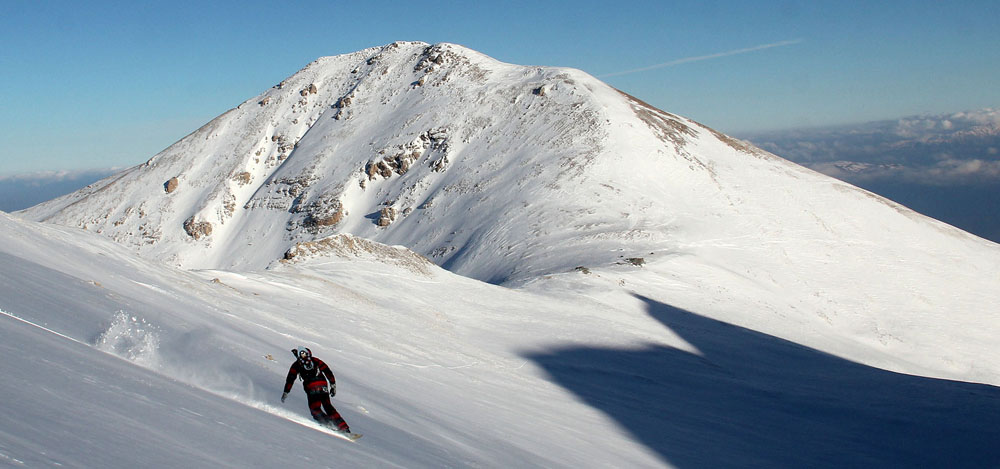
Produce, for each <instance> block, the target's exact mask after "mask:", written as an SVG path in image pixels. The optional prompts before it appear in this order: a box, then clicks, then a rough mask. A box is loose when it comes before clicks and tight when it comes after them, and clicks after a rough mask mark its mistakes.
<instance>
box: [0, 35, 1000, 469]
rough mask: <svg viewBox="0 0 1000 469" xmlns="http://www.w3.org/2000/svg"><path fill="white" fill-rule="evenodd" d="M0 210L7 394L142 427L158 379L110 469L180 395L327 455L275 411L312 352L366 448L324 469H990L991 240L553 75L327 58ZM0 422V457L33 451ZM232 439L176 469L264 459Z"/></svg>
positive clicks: (433, 60)
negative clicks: (123, 400)
mask: <svg viewBox="0 0 1000 469" xmlns="http://www.w3.org/2000/svg"><path fill="white" fill-rule="evenodd" d="M175 178H176V179H175ZM19 215H20V216H22V217H24V218H27V219H32V220H40V221H41V220H44V221H48V222H54V223H58V224H61V225H68V226H69V227H59V226H55V225H49V224H46V225H40V224H37V223H34V222H30V221H27V220H18V219H14V218H11V217H8V216H3V217H0V222H2V223H0V226H2V231H0V236H2V244H0V254H2V255H3V256H5V257H6V259H5V262H4V267H3V269H2V275H3V283H2V288H3V289H4V290H3V292H2V295H0V309H2V310H3V311H4V312H5V313H6V314H4V315H0V321H2V322H0V324H3V327H4V329H3V330H4V334H5V336H6V335H7V334H10V335H11V336H12V337H16V338H17V339H16V341H12V342H11V343H14V344H17V345H18V346H16V347H8V349H7V350H5V357H6V353H8V350H9V353H11V354H13V355H12V357H16V359H11V360H6V359H5V360H4V362H5V363H4V364H3V366H5V367H14V366H15V365H17V366H21V367H23V366H24V365H23V364H25V363H32V356H33V355H32V353H31V351H30V350H29V349H30V343H31V342H32V341H34V340H41V338H42V337H44V340H45V343H46V344H55V343H58V344H60V345H58V346H57V347H56V348H57V349H58V350H59V351H60V352H59V353H61V354H64V356H65V358H66V359H67V360H73V361H76V362H79V363H80V366H79V368H80V369H81V370H84V371H82V372H80V373H77V374H75V375H73V376H74V377H75V378H74V379H75V382H74V383H73V386H82V387H84V388H87V389H90V390H89V391H87V392H88V394H86V396H87V399H86V400H85V401H80V402H81V403H83V402H97V404H94V406H96V410H95V413H92V414H87V415H80V414H75V415H77V416H79V417H81V420H83V421H89V420H93V419H95V418H100V417H94V415H96V414H97V413H99V412H97V411H100V412H104V413H109V414H111V415H114V417H111V418H109V419H108V420H109V422H102V423H100V425H114V424H116V423H122V424H123V425H124V424H125V422H123V421H124V420H125V419H127V418H128V417H127V416H126V415H125V414H129V412H124V411H122V410H118V409H114V408H106V407H107V406H111V405H112V404H113V402H114V400H113V399H109V398H107V397H106V396H100V395H99V394H100V391H99V390H98V388H109V387H113V386H119V388H120V389H122V390H123V391H128V393H131V394H128V395H129V396H131V397H130V398H129V402H128V405H130V406H143V405H145V404H149V403H148V402H146V400H145V399H146V398H143V397H141V396H144V395H146V394H144V392H145V391H144V390H145V389H147V388H143V387H141V385H140V384H139V383H149V382H151V380H156V383H157V384H156V386H154V387H156V388H157V389H170V392H163V393H159V391H157V394H156V395H155V398H150V399H149V400H150V401H152V402H153V403H154V405H155V406H156V410H148V409H149V408H150V407H151V406H150V405H145V407H142V408H144V409H147V411H149V412H151V413H152V415H153V417H154V418H155V419H157V420H158V421H169V422H170V427H171V428H173V429H175V430H176V432H175V433H169V432H168V434H167V437H166V438H148V439H146V438H140V437H135V438H134V439H135V440H136V441H134V442H133V443H134V444H137V445H156V444H157V440H166V441H168V443H169V444H170V445H173V447H177V448H180V447H185V446H187V442H189V441H191V440H190V436H191V435H194V436H195V437H196V436H197V435H198V432H200V431H204V432H206V433H208V428H209V426H202V427H197V428H198V429H197V430H194V429H192V426H193V425H197V424H204V423H205V422H194V421H193V420H192V417H191V416H190V415H188V414H186V413H183V412H175V411H174V409H178V408H182V407H183V408H189V409H190V407H187V406H186V405H185V404H184V403H185V402H186V401H187V400H188V399H191V400H198V401H199V402H202V404H201V405H202V407H199V408H198V409H191V410H193V411H195V412H197V413H198V414H200V415H202V416H204V415H209V414H207V413H206V412H209V413H210V414H211V415H217V416H219V417H213V418H212V419H206V420H216V422H217V423H218V422H227V423H225V424H222V423H220V424H219V425H229V423H228V422H232V421H233V420H232V419H236V420H239V421H247V423H246V425H245V426H247V427H253V430H252V431H253V432H256V431H258V429H266V430H268V431H272V430H273V431H274V432H275V433H282V435H283V436H282V438H284V435H285V434H287V433H289V431H290V430H288V427H289V425H290V424H289V421H290V420H291V421H292V422H294V423H298V424H305V426H303V425H298V426H296V427H295V430H294V431H291V433H293V434H295V435H309V436H308V437H305V436H303V437H302V438H306V439H307V440H308V441H309V442H312V441H314V438H326V439H327V440H330V438H329V436H327V435H322V434H316V430H315V429H313V428H311V427H309V426H308V425H309V424H308V422H307V417H306V415H307V413H306V412H305V408H304V407H305V406H304V400H302V399H301V398H302V396H301V395H299V394H295V395H294V396H293V397H295V398H297V399H298V401H295V402H292V401H290V402H289V403H287V404H285V405H284V406H282V405H280V404H278V403H277V402H275V401H276V398H277V396H278V395H279V394H280V392H279V391H280V385H281V381H282V379H283V376H284V373H285V371H286V369H287V368H286V367H287V365H288V363H287V360H288V359H287V358H286V354H287V353H288V352H287V350H288V349H290V348H291V347H294V346H296V345H307V346H310V347H311V348H312V349H313V350H314V351H315V352H316V354H317V355H318V356H319V357H321V358H324V359H325V360H327V361H328V362H329V363H331V365H333V367H334V368H335V370H336V371H337V372H338V377H340V379H342V385H341V387H340V390H341V391H340V392H341V394H338V399H337V404H338V408H340V410H341V411H342V412H343V413H344V415H345V418H346V419H347V420H348V422H350V423H351V425H352V428H354V429H355V430H358V431H361V432H363V433H365V434H366V435H367V436H366V437H365V438H364V439H363V440H362V443H359V444H358V446H359V448H355V447H354V446H353V445H351V444H350V443H346V442H342V441H339V440H331V441H329V443H331V446H330V447H331V448H332V449H331V450H330V453H328V454H323V455H315V457H318V458H320V462H321V463H327V464H330V465H340V464H343V465H352V466H372V465H375V466H380V465H386V466H393V465H402V466H406V467H431V466H433V467H440V466H486V467H502V466H511V465H516V466H524V465H532V466H601V465H609V466H616V467H647V466H659V465H664V464H665V465H674V466H680V467H688V466H711V467H727V466H748V465H757V466H773V465H793V466H803V465H808V466H822V465H829V466H830V467H843V466H856V465H886V464H889V465H900V466H913V465H956V464H957V465H972V466H978V465H982V466H995V465H997V463H998V462H1000V456H998V450H996V449H994V446H995V445H994V444H993V442H995V441H996V440H997V436H998V435H997V432H998V431H1000V430H997V429H998V428H1000V425H997V423H1000V422H998V418H1000V417H998V416H1000V413H998V412H997V410H1000V409H998V407H1000V404H998V402H1000V401H998V399H1000V396H998V392H997V388H996V387H995V386H996V385H998V384H1000V361H998V360H997V358H1000V357H998V356H997V351H996V347H995V339H994V338H995V337H997V335H998V333H1000V318H998V316H997V309H996V305H998V304H1000V288H998V287H1000V246H998V245H996V244H995V243H991V242H988V241H985V240H982V239H980V238H976V237H974V236H971V235H969V234H967V233H964V232H961V231H959V230H957V229H954V228H952V227H949V226H947V225H945V224H943V223H940V222H937V221H935V220H932V219H929V218H926V217H923V216H920V215H918V214H916V213H914V212H912V211H910V210H908V209H906V208H905V207H902V206H899V205H897V204H894V203H892V202H890V201H887V200H885V199H881V198H879V197H877V196H874V195H873V194H870V193H868V192H865V191H862V190H860V189H857V188H854V187H852V186H850V185H847V184H844V183H841V182H839V181H836V180H833V179H831V178H828V177H825V176H822V175H820V174H817V173H814V172H811V171H809V170H806V169H803V168H801V167H798V166H796V165H793V164H791V163H788V162H786V161H784V160H782V159H780V158H778V157H776V156H774V155H770V154H768V153H765V152H763V151H760V150H758V149H756V148H753V147H750V146H747V145H745V144H744V143H742V142H739V141H737V140H734V139H731V138H729V137H726V136H724V135H722V134H719V133H717V132H715V131H712V130H711V129H708V128H706V127H704V126H701V125H700V124H697V123H695V122H692V121H689V120H687V119H684V118H682V117H679V116H675V115H672V114H669V113H666V112H663V111H660V110H656V109H654V108H651V107H649V106H648V105H646V104H644V103H642V102H641V101H639V100H638V99H636V98H633V97H629V96H627V95H624V94H622V93H620V92H618V91H616V90H614V89H612V88H610V87H608V86H607V85H605V84H603V83H601V82H599V81H598V80H596V79H594V78H593V77H590V76H588V75H586V74H584V73H582V72H579V71H575V70H569V69H557V68H548V67H522V66H517V65H511V64H503V63H500V62H497V61H495V60H493V59H490V58H488V57H486V56H483V55H482V54H479V53H477V52H474V51H470V50H468V49H465V48H462V47H460V46H456V45H451V44H439V45H434V46H431V45H428V44H423V43H395V44H391V45H388V46H385V47H382V48H374V49H368V50H365V51H360V52H357V53H354V54H348V55H344V56H338V57H327V58H322V59H320V60H318V61H316V62H314V63H312V64H310V65H309V66H308V67H306V68H305V69H303V70H302V71H300V72H298V73H296V74H295V75H293V76H292V77H289V78H288V79H287V80H285V81H284V82H282V83H281V84H280V85H278V86H276V87H275V88H273V89H271V90H269V91H267V92H265V93H263V94H262V95H260V96H257V97H255V98H252V99H250V100H248V101H246V102H245V103H243V104H242V105H240V106H239V107H237V108H236V109H233V110H231V111H229V112H228V113H226V114H224V115H222V116H220V117H218V118H217V119H215V120H214V121H212V122H211V123H209V124H208V125H206V126H205V127H203V128H202V129H199V130H198V131H196V132H194V133H192V134H191V135H189V136H188V137H185V138H184V139H182V140H181V141H179V142H178V143H176V144H174V145H172V146H171V147H170V148H168V149H166V150H164V151H163V152H161V153H160V154H158V155H156V156H154V157H153V158H152V159H151V160H150V161H149V162H147V163H146V164H144V165H140V166H137V167H135V168H132V169H130V170H127V171H125V172H123V173H120V174H118V175H116V176H113V177H111V178H108V179H106V180H104V181H101V182H99V183H96V184H94V185H92V186H90V187H88V188H86V189H84V190H82V191H79V192H77V193H75V194H71V195H69V196H66V197H63V198H60V199H56V200H54V201H51V202H48V203H45V204H42V205H39V206H37V207H34V208H32V209H29V210H27V211H24V212H20V213H19ZM70 227H79V228H85V229H86V230H87V231H91V232H95V233H99V234H100V235H103V236H98V235H97V234H95V233H86V232H81V231H78V230H76V229H74V228H70ZM348 233H350V234H353V235H350V234H348ZM108 238H110V240H113V241H115V242H117V243H118V244H116V243H113V242H112V241H109V240H108ZM120 245H124V247H122V246H120ZM390 245H397V247H391V246H390ZM400 246H405V248H404V247H400ZM410 250H412V252H411V251H410ZM134 253H137V254H138V255H139V256H135V255H134ZM418 254H419V255H418ZM421 255H422V256H426V258H427V259H429V261H428V260H427V259H425V258H424V257H421ZM432 262H433V263H432ZM435 264H436V265H435ZM172 266H180V267H182V268H183V269H186V270H177V269H175V268H174V267H172ZM442 267H443V268H442ZM445 269H447V270H445ZM119 311H122V313H119ZM133 317H135V320H133V319H132V318H133ZM119 338H120V339H119ZM4 342H5V343H6V342H7V341H6V339H5V340H4ZM22 346H23V347H22ZM102 351H107V352H111V353H112V354H113V355H117V356H119V357H124V358H125V359H126V360H125V361H121V360H117V361H115V360H116V359H112V358H109V357H108V356H107V355H106V354H104V353H102ZM266 355H271V356H272V357H274V358H275V359H276V361H271V360H268V359H266V358H264V357H265V356H266ZM53 362H56V361H53ZM58 362H61V360H58ZM108 363H113V364H114V365H108ZM53 366H54V365H53ZM91 367H93V368H95V371H92V372H88V371H86V370H88V369H89V368H91ZM109 369H110V370H113V372H112V371H107V370H109ZM6 372H7V370H6V369H5V373H6ZM10 374H11V375H12V376H17V377H19V378H18V380H16V381H11V382H10V383H9V384H8V383H7V382H6V381H5V382H4V384H3V386H5V393H6V392H8V391H10V392H14V390H15V389H17V390H21V389H24V388H30V387H32V386H38V385H39V383H42V376H46V377H47V375H42V374H40V373H38V372H36V371H34V370H33V369H31V368H12V369H11V370H10ZM122 377H127V379H129V380H132V381H131V382H133V383H134V385H133V384H129V385H127V386H126V385H119V384H116V381H117V380H119V379H123V378H122ZM161 381H162V384H161ZM167 382H169V383H170V384H167ZM975 383H981V384H975ZM41 386H43V387H46V389H51V387H52V386H53V384H52V383H43V384H41ZM123 386H124V387H123ZM88 387H89V388H88ZM181 389H183V391H181ZM174 390H176V391H174ZM19 392H21V394H19V395H20V396H22V397H21V399H22V400H21V401H19V402H23V404H18V408H19V409H27V410H24V412H27V414H25V415H26V417H36V416H41V415H45V411H46V409H47V406H48V405H51V403H50V402H49V401H51V395H44V394H43V395H37V394H32V393H27V392H24V391H19ZM51 394H57V392H52V393H51ZM174 396H183V397H176V398H175V397H174ZM187 396H190V397H187ZM102 406H104V407H102ZM84 407H86V406H84ZM26 420H30V418H26ZM26 420H19V421H18V422H23V421H26ZM195 420H197V419H195ZM249 420H252V423H251V422H249ZM119 421H122V422H119ZM127 424H128V425H141V424H140V423H136V422H134V421H131V420H129V421H128V422H127ZM4 425H5V426H4V427H3V428H0V431H5V432H7V434H8V435H12V436H11V440H10V441H16V442H17V443H16V444H14V443H11V446H10V447H3V446H0V453H2V454H5V455H7V457H8V458H10V459H18V460H22V461H24V460H25V459H24V458H25V457H27V456H23V455H25V454H28V455H36V456H37V455H38V454H41V452H42V451H45V452H49V451H52V450H53V449H52V448H51V447H50V445H47V444H44V443H38V442H37V440H36V439H33V438H27V439H25V438H22V439H14V437H13V435H20V434H24V433H27V434H31V433H30V432H31V430H29V429H27V428H24V424H22V423H15V422H13V421H12V422H10V423H6V424H4ZM49 425H56V424H55V423H54V422H51V423H50V424H49ZM161 427H162V425H156V430H154V429H153V427H151V426H150V427H145V428H146V429H147V430H148V431H150V432H163V431H164V430H162V429H161ZM234 427H235V429H234V431H250V430H242V428H243V427H240V426H238V425H237V426H234ZM212 428H216V427H212ZM61 434H63V435H65V434H67V433H66V432H64V433H61ZM129 434H130V435H135V432H129ZM154 434H155V433H154ZM242 435H246V436H242ZM257 437H258V435H257V434H253V435H249V434H238V436H236V437H234V438H233V439H239V440H240V442H239V443H238V444H236V446H232V445H230V446H227V447H226V448H227V449H224V450H219V449H216V450H212V449H209V448H207V447H198V448H200V449H196V450H189V451H193V452H192V453H191V455H190V458H191V459H189V460H183V461H182V460H181V457H180V456H178V462H185V461H194V460H195V459H196V458H198V457H202V456H204V457H214V458H217V459H225V458H226V457H227V456H233V459H232V461H233V462H232V465H241V464H239V462H242V461H248V460H252V461H254V462H256V463H259V465H264V466H271V465H277V464H279V463H280V462H279V460H280V458H284V457H287V456H285V455H282V456H274V455H270V454H269V453H268V455H259V454H258V453H267V452H268V451H267V448H272V447H271V446H267V447H255V446H253V445H252V444H250V443H248V442H247V440H251V439H256V438H257ZM213 438H215V439H213ZM218 438H221V437H217V436H213V437H207V436H206V438H204V439H202V438H197V440H198V441H219V440H218ZM113 441H114V440H113V439H101V438H98V439H97V440H96V441H95V442H94V443H93V445H92V447H93V448H100V449H101V451H109V449H108V447H113V446H114V444H113ZM280 444H281V445H282V447H285V448H300V447H305V446H307V445H306V440H303V441H302V442H301V443H300V444H296V443H292V444H291V446H284V445H285V443H284V440H282V441H281V442H280ZM347 445H351V446H347ZM345 446H347V447H348V448H349V449H347V450H344V447H345ZM92 447H91V446H88V444H86V443H79V444H76V445H70V446H67V447H66V448H65V451H64V452H63V453H60V455H59V457H60V458H61V459H59V461H72V457H73V455H77V454H80V453H83V452H88V451H91V450H92ZM230 447H233V448H238V451H241V454H240V455H239V456H235V455H231V454H229V453H230V449H228V448H230ZM360 448H363V449H360ZM341 450H343V451H341ZM95 451H96V450H95ZM111 451H113V450H111ZM213 451H214V452H213ZM233 451H234V452H235V451H237V450H233ZM285 453H286V454H287V453H288V451H287V450H286V451H285ZM129 454H131V453H124V452H123V454H122V457H123V458H124V459H123V461H134V460H133V459H130V458H129V457H128V455H129ZM178 454H181V453H178ZM183 454H187V453H183ZM296 454H298V453H296ZM19 455H20V456H19ZM220 455H221V456H222V458H220ZM0 457H2V456H0ZM185 457H187V456H185ZM309 457H314V455H310V456H309ZM267 458H274V459H267ZM53 461H55V459H53ZM81 461H83V462H90V461H91V460H82V459H81ZM93 461H95V462H96V461H97V460H93ZM268 462H274V464H266V463H268Z"/></svg>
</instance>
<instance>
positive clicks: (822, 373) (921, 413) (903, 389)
mask: <svg viewBox="0 0 1000 469" xmlns="http://www.w3.org/2000/svg"><path fill="white" fill-rule="evenodd" d="M640 298H641V299H642V300H643V301H645V302H646V304H647V305H648V306H647V308H648V311H649V314H650V315H651V316H653V317H654V318H656V319H657V320H658V321H660V322H661V323H662V324H663V325H664V326H666V327H668V328H670V329H671V330H673V331H674V332H675V333H677V334H678V335H680V336H681V337H683V338H684V339H685V340H686V341H687V342H688V343H690V344H691V345H693V346H694V347H695V348H697V349H698V350H699V351H700V352H701V356H699V355H696V354H692V353H689V352H686V351H682V350H678V349H675V348H671V347H667V346H659V345H650V346H649V347H647V348H645V349H641V350H617V349H604V348H586V347H575V348H565V349H559V350H554V351H552V352H549V353H543V354H537V355H532V356H529V358H531V359H532V360H534V361H536V362H537V363H539V364H540V365H541V366H542V367H543V368H544V369H545V370H546V371H547V372H548V373H549V374H550V375H551V376H552V378H553V379H554V380H555V381H556V382H557V383H559V384H560V385H562V386H563V387H565V388H566V389H568V390H570V391H572V392H573V393H575V394H576V395H578V396H579V397H580V398H581V399H582V400H583V401H585V402H587V403H588V404H589V405H591V406H593V407H594V408H596V409H599V410H601V411H603V412H604V413H606V414H607V415H609V416H610V417H611V418H613V419H614V420H616V421H617V422H618V423H619V424H620V425H621V426H622V427H624V428H625V429H627V430H628V431H629V432H631V433H632V434H633V435H634V437H635V439H636V440H637V441H639V442H641V443H643V444H645V445H646V446H647V447H649V448H651V449H652V450H654V451H656V452H657V453H659V454H660V455H661V456H662V457H663V459H665V460H666V461H668V462H669V463H670V464H673V465H676V466H678V467H682V468H685V467H737V466H738V467H748V466H753V467H774V466H783V467H787V466H793V467H858V466H865V467H876V466H877V467H885V466H898V467H915V466H920V467H1000V388H997V387H993V386H988V385H983V384H972V383H964V382H958V381H949V380H943V379H933V378H923V377H918V376H911V375H905V374H900V373H894V372H890V371H885V370H881V369H878V368H872V367H870V366H866V365H862V364H858V363H854V362H851V361H848V360H844V359H841V358H837V357H835V356H832V355H829V354H826V353H823V352H820V351H817V350H814V349H810V348H808V347H804V346H802V345H798V344H795V343H793V342H789V341H787V340H783V339H779V338H777V337H773V336H769V335H766V334H762V333H759V332H755V331H752V330H749V329H745V328H742V327H738V326H734V325H730V324H726V323H723V322H720V321H716V320H713V319H709V318H706V317H702V316H699V315H697V314H694V313H691V312H688V311H685V310H682V309H679V308H675V307H672V306H670V305H667V304H663V303H659V302H656V301H653V300H651V299H648V298H644V297H640ZM598 430H600V429H598ZM608 430H609V431H612V429H608Z"/></svg>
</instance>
